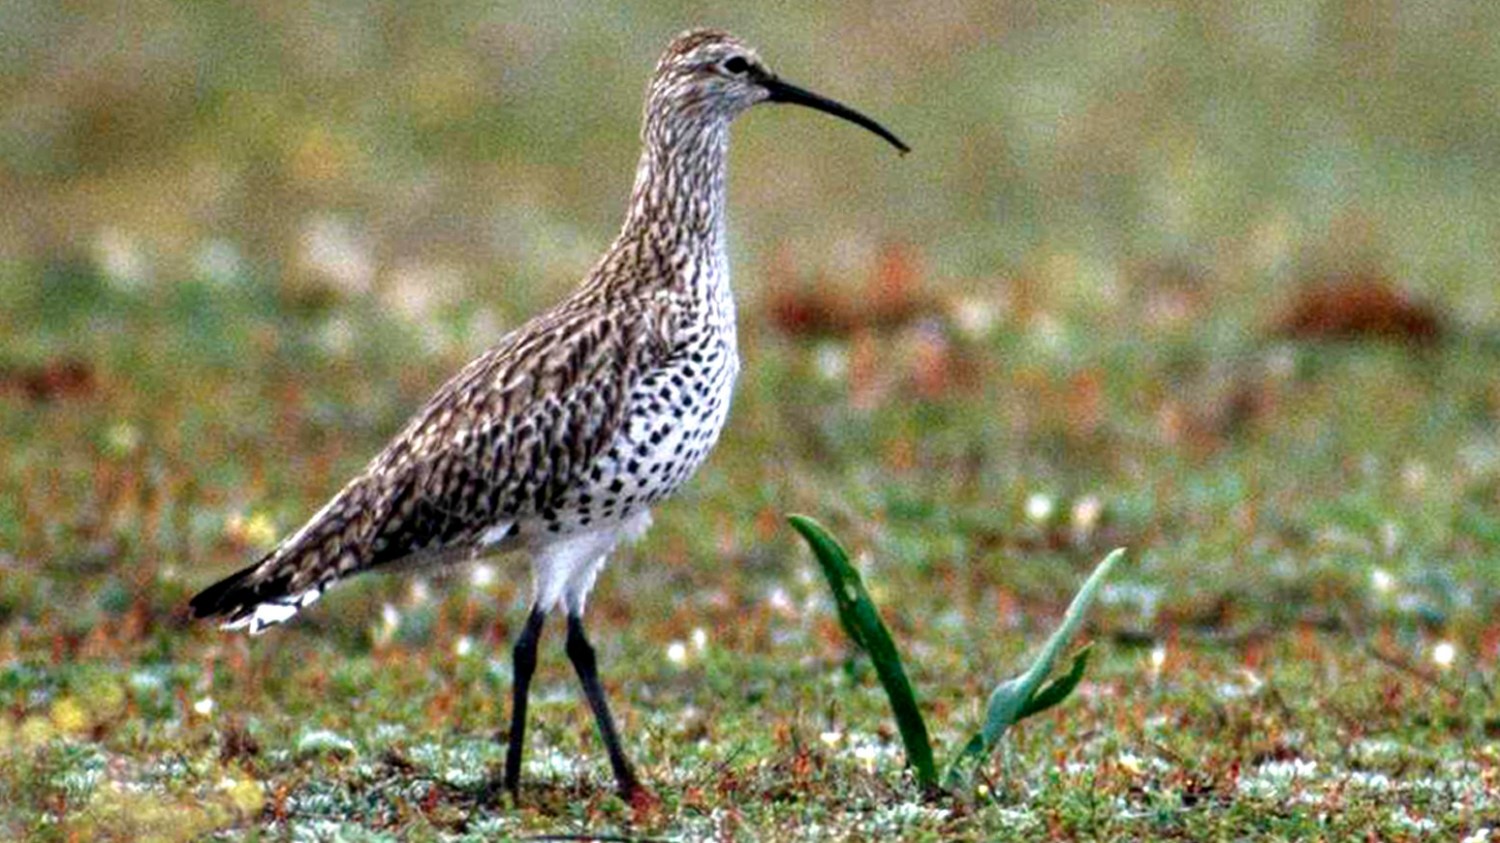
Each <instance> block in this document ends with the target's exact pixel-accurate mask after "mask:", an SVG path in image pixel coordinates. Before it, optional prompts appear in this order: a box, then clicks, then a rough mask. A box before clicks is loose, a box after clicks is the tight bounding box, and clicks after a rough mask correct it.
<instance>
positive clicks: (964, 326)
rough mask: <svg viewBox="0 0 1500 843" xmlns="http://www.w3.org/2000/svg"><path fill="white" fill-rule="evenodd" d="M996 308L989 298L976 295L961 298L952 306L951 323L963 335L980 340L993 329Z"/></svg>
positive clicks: (996, 312) (996, 314)
mask: <svg viewBox="0 0 1500 843" xmlns="http://www.w3.org/2000/svg"><path fill="white" fill-rule="evenodd" d="M998 310H999V309H998V308H997V307H995V303H994V302H992V301H990V300H989V299H982V298H979V297H977V296H971V297H966V298H962V299H959V300H958V302H957V303H956V304H955V305H954V307H953V324H954V325H955V326H957V327H958V330H959V333H961V334H963V335H964V336H965V337H967V338H969V339H971V340H981V339H984V338H985V337H987V336H989V335H990V333H991V332H992V331H993V330H994V329H995V321H996V317H997V316H998Z"/></svg>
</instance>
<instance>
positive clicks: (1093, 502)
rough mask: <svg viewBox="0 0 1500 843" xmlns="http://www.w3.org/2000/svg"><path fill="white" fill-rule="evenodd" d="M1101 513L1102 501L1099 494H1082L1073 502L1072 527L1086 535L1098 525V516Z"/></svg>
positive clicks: (1102, 508) (1102, 510) (1102, 512)
mask: <svg viewBox="0 0 1500 843" xmlns="http://www.w3.org/2000/svg"><path fill="white" fill-rule="evenodd" d="M1103 514H1104V502H1103V501H1101V500H1100V499H1099V496H1098V495H1084V496H1083V497H1081V498H1079V499H1078V500H1076V501H1074V502H1073V529H1075V530H1077V531H1078V532H1080V533H1083V534H1084V535H1087V534H1089V533H1091V532H1093V530H1094V528H1095V527H1097V526H1098V525H1099V516H1100V515H1103Z"/></svg>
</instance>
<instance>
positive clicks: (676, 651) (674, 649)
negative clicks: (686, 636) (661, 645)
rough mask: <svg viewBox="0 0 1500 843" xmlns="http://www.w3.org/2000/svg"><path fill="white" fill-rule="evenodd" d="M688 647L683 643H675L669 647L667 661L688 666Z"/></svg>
mask: <svg viewBox="0 0 1500 843" xmlns="http://www.w3.org/2000/svg"><path fill="white" fill-rule="evenodd" d="M687 656H688V653H687V645H686V644H684V643H682V642H681V641H673V642H672V643H671V644H668V645H667V661H669V662H671V663H672V664H675V665H678V666H681V665H684V664H687Z"/></svg>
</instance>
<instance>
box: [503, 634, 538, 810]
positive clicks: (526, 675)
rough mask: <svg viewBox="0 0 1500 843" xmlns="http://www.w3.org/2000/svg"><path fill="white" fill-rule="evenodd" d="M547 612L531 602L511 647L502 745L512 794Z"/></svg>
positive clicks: (517, 781) (518, 773)
mask: <svg viewBox="0 0 1500 843" xmlns="http://www.w3.org/2000/svg"><path fill="white" fill-rule="evenodd" d="M545 620H547V613H546V612H545V611H544V610H543V609H542V607H541V606H532V607H531V614H530V615H529V616H528V617H527V618H526V626H524V627H522V628H521V635H520V637H518V638H517V639H516V647H515V649H514V650H512V651H511V666H512V669H511V673H512V674H513V677H512V684H511V703H510V741H509V743H508V744H507V745H506V747H505V789H506V790H508V791H510V792H511V795H515V793H516V789H517V787H518V786H519V785H520V782H521V750H522V748H523V747H524V746H525V744H526V697H527V694H528V693H529V692H530V690H531V674H533V673H535V672H536V647H537V643H538V642H540V641H541V639H542V622H543V621H545Z"/></svg>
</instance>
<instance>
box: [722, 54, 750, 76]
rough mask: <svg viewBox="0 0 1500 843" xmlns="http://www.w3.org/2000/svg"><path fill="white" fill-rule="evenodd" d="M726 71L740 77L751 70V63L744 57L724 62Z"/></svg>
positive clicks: (736, 57)
mask: <svg viewBox="0 0 1500 843" xmlns="http://www.w3.org/2000/svg"><path fill="white" fill-rule="evenodd" d="M724 69H725V70H727V71H729V72H730V73H733V74H734V75H736V76H738V75H740V74H741V73H744V72H745V71H747V70H749V69H750V62H749V61H747V60H746V59H745V57H744V56H735V57H734V58H731V59H730V60H729V61H726V62H724Z"/></svg>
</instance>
